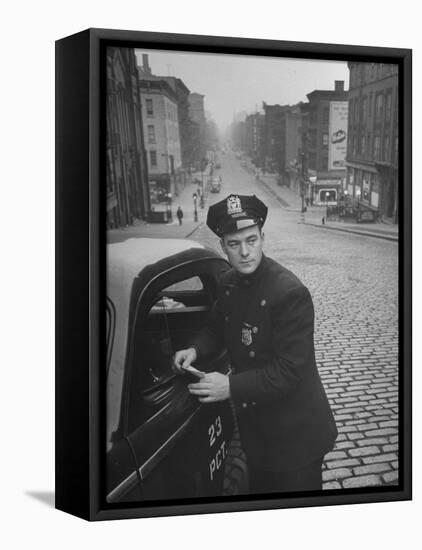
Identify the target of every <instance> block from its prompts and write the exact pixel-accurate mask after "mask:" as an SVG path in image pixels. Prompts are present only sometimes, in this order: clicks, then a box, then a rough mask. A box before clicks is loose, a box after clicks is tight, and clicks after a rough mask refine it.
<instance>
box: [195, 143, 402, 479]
mask: <svg viewBox="0 0 422 550" xmlns="http://www.w3.org/2000/svg"><path fill="white" fill-rule="evenodd" d="M220 161H221V165H222V168H221V170H218V171H217V173H219V174H220V175H221V177H222V179H223V185H222V189H221V193H219V194H218V193H216V194H210V195H209V197H208V205H207V206H209V204H212V203H213V202H217V201H219V200H221V199H222V198H223V197H225V196H226V195H227V194H229V193H230V192H235V193H239V194H252V193H254V194H256V195H257V196H258V197H259V198H261V199H262V200H263V201H264V202H266V203H267V204H268V205H269V216H268V220H267V223H266V225H265V239H266V243H265V251H266V254H267V255H268V256H270V257H272V258H273V259H275V260H276V261H278V262H280V263H281V264H283V265H284V266H285V267H287V268H289V269H291V270H292V271H293V272H294V273H295V274H296V275H298V276H299V278H300V279H301V280H302V281H303V282H304V284H306V285H307V286H308V288H309V290H310V292H311V294H312V296H313V300H314V306H315V345H316V352H317V362H318V366H319V370H320V373H321V376H322V379H323V382H324V385H325V388H326V391H327V394H328V397H329V399H330V402H331V404H332V407H333V410H334V411H335V414H336V421H337V426H338V428H339V437H338V440H337V445H336V448H335V450H334V451H333V452H331V453H330V454H329V455H328V456H327V460H326V464H325V470H324V474H323V476H324V482H325V483H324V487H325V488H327V489H331V488H332V489H335V488H341V487H344V488H348V487H362V486H374V485H383V484H394V483H397V480H398V454H397V452H398V426H397V424H398V380H397V374H398V371H397V366H398V298H397V297H398V288H397V273H398V271H397V270H398V254H397V243H394V242H388V241H385V240H381V239H374V238H371V237H366V236H359V235H353V234H348V233H340V232H337V231H327V230H324V229H323V228H316V227H313V226H309V225H304V224H302V223H300V214H299V212H298V211H294V210H295V209H294V208H285V207H284V206H283V204H282V203H281V202H279V201H277V200H275V198H274V196H273V195H272V194H271V193H270V192H269V191H268V190H267V189H266V188H265V187H263V185H262V184H260V183H259V182H258V183H257V182H256V179H255V176H254V175H253V174H251V173H249V172H247V171H246V170H245V168H244V167H242V166H241V164H240V161H239V160H238V159H237V158H236V157H235V156H234V155H233V154H232V153H230V154H229V153H227V154H226V155H220ZM295 206H296V207H297V205H295ZM191 238H193V239H195V240H198V241H200V242H202V243H203V244H205V245H207V246H210V247H213V248H216V249H217V250H219V251H220V248H219V243H218V239H217V238H216V237H215V235H214V234H213V233H211V231H210V230H209V229H208V228H207V227H206V226H205V225H202V226H201V227H200V228H199V229H198V230H196V231H195V232H194V233H193V235H192V236H191Z"/></svg>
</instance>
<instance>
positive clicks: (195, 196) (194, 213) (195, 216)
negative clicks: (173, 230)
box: [192, 193, 198, 222]
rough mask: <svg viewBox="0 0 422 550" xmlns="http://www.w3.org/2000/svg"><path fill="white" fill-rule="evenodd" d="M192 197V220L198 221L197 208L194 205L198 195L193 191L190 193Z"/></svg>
mask: <svg viewBox="0 0 422 550" xmlns="http://www.w3.org/2000/svg"><path fill="white" fill-rule="evenodd" d="M192 198H193V220H194V221H195V222H197V221H198V209H197V206H196V203H197V199H198V196H197V194H196V193H194V194H193V195H192Z"/></svg>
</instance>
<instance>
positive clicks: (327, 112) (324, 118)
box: [322, 107, 330, 124]
mask: <svg viewBox="0 0 422 550" xmlns="http://www.w3.org/2000/svg"><path fill="white" fill-rule="evenodd" d="M329 119H330V110H329V108H328V107H324V110H323V111H322V122H323V124H328V121H329Z"/></svg>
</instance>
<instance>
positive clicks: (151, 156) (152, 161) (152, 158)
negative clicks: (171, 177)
mask: <svg viewBox="0 0 422 550" xmlns="http://www.w3.org/2000/svg"><path fill="white" fill-rule="evenodd" d="M149 161H150V164H151V166H157V151H150V152H149Z"/></svg>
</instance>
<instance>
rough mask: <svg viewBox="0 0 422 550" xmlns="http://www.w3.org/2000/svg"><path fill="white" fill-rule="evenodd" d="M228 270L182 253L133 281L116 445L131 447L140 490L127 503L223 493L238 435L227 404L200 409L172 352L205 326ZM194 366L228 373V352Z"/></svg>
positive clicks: (211, 258) (212, 258) (209, 258)
mask: <svg viewBox="0 0 422 550" xmlns="http://www.w3.org/2000/svg"><path fill="white" fill-rule="evenodd" d="M198 255H199V257H196V256H198ZM227 267H228V266H227V263H226V262H225V261H224V260H222V259H221V258H219V257H218V256H217V255H215V254H213V253H204V252H203V251H201V252H198V251H196V252H195V253H191V254H189V253H187V254H186V253H182V254H179V255H176V257H175V258H174V259H173V261H171V260H170V261H169V260H168V259H167V260H166V261H165V262H162V263H160V265H157V266H155V267H154V269H152V270H151V269H149V270H147V271H146V272H143V273H141V274H140V275H139V277H138V279H137V281H135V283H134V288H133V291H132V301H131V315H130V316H131V322H130V325H131V330H130V338H129V340H128V358H127V362H126V370H125V381H124V390H123V399H122V411H121V422H120V426H119V430H118V434H117V442H116V445H118V444H120V445H122V441H123V442H124V444H123V446H124V448H125V449H126V448H129V449H130V452H131V454H132V457H133V461H134V465H135V470H136V474H137V482H138V489H139V491H132V492H131V493H127V495H126V497H125V498H130V499H135V500H137V499H139V498H140V499H142V500H155V499H166V500H167V499H171V498H187V497H200V496H209V495H220V494H222V485H223V470H224V462H225V459H226V455H227V449H228V446H229V443H230V439H231V436H232V432H233V417H232V411H231V408H230V405H229V403H228V402H223V403H215V404H206V405H201V404H200V403H199V402H198V400H197V399H196V398H195V397H193V396H191V395H190V394H189V391H188V389H187V385H188V383H189V382H191V381H192V378H191V377H190V376H189V375H185V376H181V375H176V374H174V372H173V371H172V368H171V366H172V357H173V354H174V352H175V351H176V350H177V349H183V348H184V347H186V346H187V345H188V343H189V340H190V339H191V338H192V336H193V335H195V334H196V333H197V332H198V331H199V330H200V329H201V327H202V326H204V325H205V323H206V320H207V316H208V314H209V311H210V309H211V307H212V305H213V302H214V301H215V298H216V292H217V287H218V278H219V276H220V274H221V272H222V271H224V270H226V269H227ZM197 368H200V369H202V370H206V371H219V372H223V373H228V372H229V362H228V358H227V354H226V350H225V349H224V348H222V349H218V350H215V353H214V354H213V356H212V357H211V358H210V359H209V361H207V363H206V364H200V365H197ZM139 494H140V495H141V496H139ZM128 495H130V496H129V497H128Z"/></svg>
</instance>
